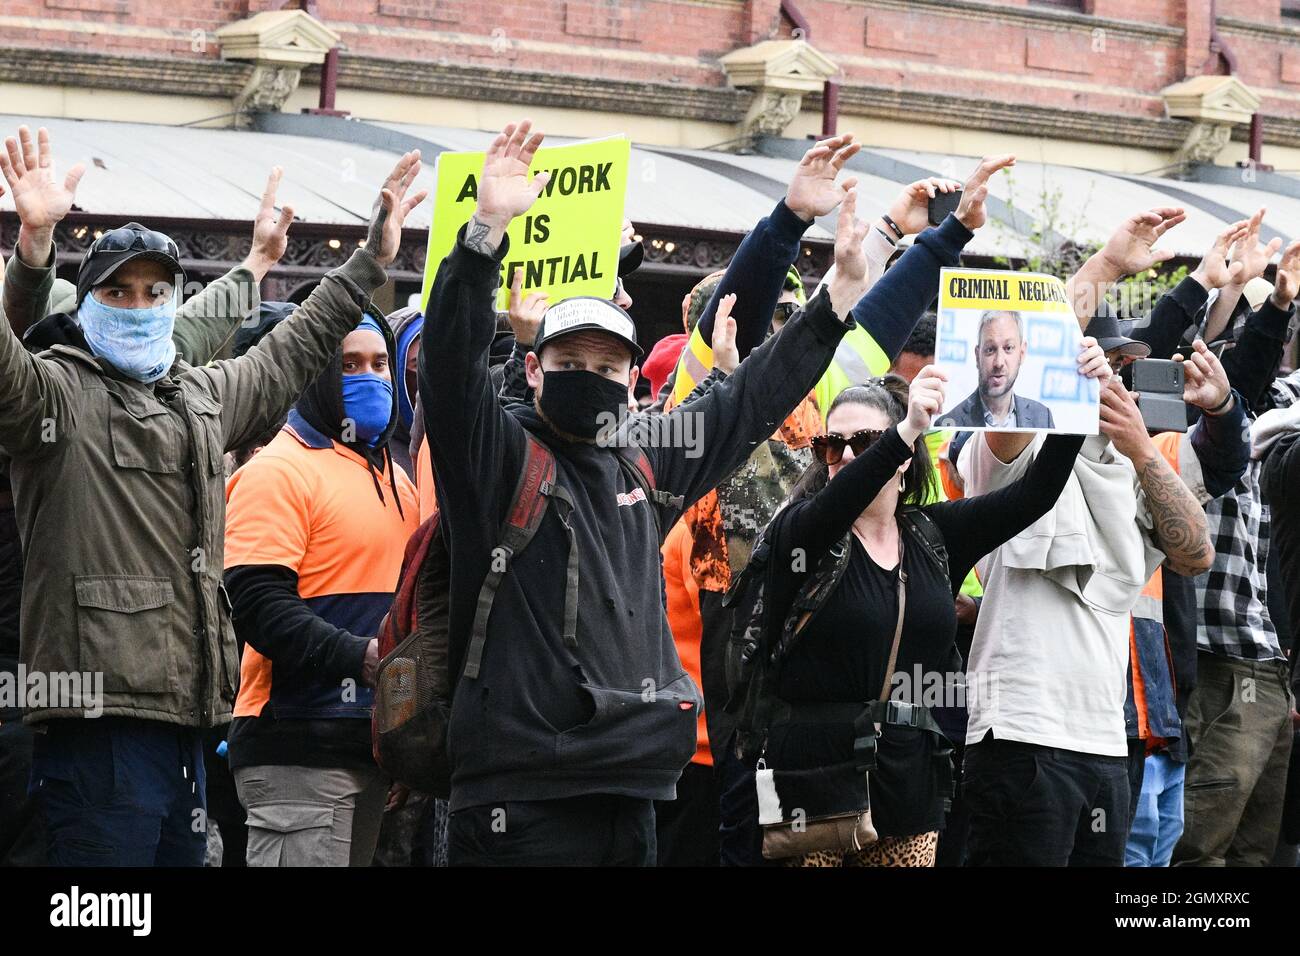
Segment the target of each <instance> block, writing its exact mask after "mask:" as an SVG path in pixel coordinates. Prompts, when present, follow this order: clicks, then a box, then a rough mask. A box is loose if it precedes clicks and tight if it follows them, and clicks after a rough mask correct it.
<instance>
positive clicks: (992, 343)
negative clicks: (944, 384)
mask: <svg viewBox="0 0 1300 956" xmlns="http://www.w3.org/2000/svg"><path fill="white" fill-rule="evenodd" d="M1028 347H1029V344H1028V342H1027V341H1026V340H1025V320H1024V318H1023V317H1022V316H1021V314H1020V313H1019V312H1007V311H1003V310H997V309H991V310H989V311H987V312H985V313H984V314H983V315H982V316H980V324H979V335H978V337H977V338H976V340H975V362H976V366H977V367H978V369H979V386H978V387H977V388H976V389H975V391H974V392H972V393H971V394H970V396H969V397H968V398H967V399H966V400H965V401H964V402H962V403H961V404H960V405H958V406H957V407H956V408H954V409H953V410H952V411H951V412H950V413H949V414H947V415H944V416H943V417H942V418H941V419H940V420H939V421H937V422H935V424H936V425H938V426H941V427H949V428H952V427H962V426H966V427H975V428H1055V427H1056V423H1055V422H1054V421H1053V420H1052V411H1051V409H1049V408H1048V407H1047V406H1046V405H1044V404H1042V403H1041V402H1036V401H1034V400H1033V399H1032V398H1024V397H1022V396H1019V395H1016V394H1015V392H1014V388H1015V384H1016V376H1017V375H1019V374H1020V366H1021V363H1022V362H1024V360H1025V353H1026V351H1027V350H1028Z"/></svg>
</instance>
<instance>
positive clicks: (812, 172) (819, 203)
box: [785, 133, 862, 222]
mask: <svg viewBox="0 0 1300 956" xmlns="http://www.w3.org/2000/svg"><path fill="white" fill-rule="evenodd" d="M861 148H862V146H861V144H859V143H855V142H853V134H852V133H845V134H844V135H842V136H832V137H831V138H830V139H824V140H822V141H821V142H819V143H818V144H817V145H816V146H814V147H813V148H812V149H810V150H808V152H806V153H804V154H803V159H801V160H800V161H799V165H798V166H797V167H795V171H794V177H793V178H792V179H791V180H790V187H789V188H788V189H787V190H786V192H785V204H786V206H787V207H788V208H789V209H790V211H791V212H792V213H794V214H795V215H796V216H798V217H799V218H800V219H802V220H804V221H805V222H812V221H813V220H814V219H816V218H817V217H818V216H825V215H826V214H827V213H829V212H830V211H831V210H832V209H834V208H835V207H836V206H838V205H839V204H840V201H841V200H843V199H844V197H845V195H847V194H848V191H849V190H850V189H852V188H853V187H854V186H856V185H857V184H858V181H857V179H856V178H854V177H850V178H848V179H846V180H844V181H843V182H842V183H837V182H835V177H836V176H838V175H839V173H840V170H841V169H843V168H844V164H845V163H846V162H848V160H849V158H850V157H852V156H853V155H854V154H855V153H857V151H858V150H860V149H861Z"/></svg>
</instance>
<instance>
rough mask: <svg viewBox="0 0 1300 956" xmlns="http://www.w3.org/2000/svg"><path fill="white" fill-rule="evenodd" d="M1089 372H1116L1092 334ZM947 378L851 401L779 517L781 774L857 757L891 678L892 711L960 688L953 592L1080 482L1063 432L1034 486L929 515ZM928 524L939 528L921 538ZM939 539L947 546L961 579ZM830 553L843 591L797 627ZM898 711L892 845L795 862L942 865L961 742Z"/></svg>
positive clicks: (874, 808)
mask: <svg viewBox="0 0 1300 956" xmlns="http://www.w3.org/2000/svg"><path fill="white" fill-rule="evenodd" d="M1079 364H1080V372H1079V373H1080V374H1081V375H1087V376H1089V377H1095V378H1104V377H1108V375H1109V369H1108V367H1107V365H1106V361H1105V356H1104V354H1103V353H1102V352H1101V350H1100V349H1099V348H1098V347H1097V346H1096V343H1095V342H1093V341H1091V340H1085V347H1084V349H1083V351H1082V353H1081V354H1080V357H1079ZM945 378H946V376H945V375H944V374H943V372H942V371H940V370H938V369H936V368H935V367H933V366H927V367H926V368H924V369H922V371H921V372H920V373H919V374H918V375H917V377H916V379H915V381H914V382H913V383H912V385H911V388H910V393H909V388H908V385H907V383H906V381H905V380H904V379H902V378H900V377H899V376H896V375H889V376H886V377H885V378H883V379H874V380H872V381H871V382H869V383H868V384H867V385H865V386H857V387H854V388H850V389H847V390H845V391H844V392H841V393H840V395H839V396H838V397H837V398H836V399H835V401H834V403H833V404H832V405H831V408H830V411H829V414H828V415H827V432H826V434H825V435H822V436H819V437H818V438H817V439H815V440H814V450H815V452H816V455H817V459H818V460H817V461H816V462H815V463H814V464H813V465H812V466H810V467H809V469H808V471H807V472H806V473H805V474H804V476H803V478H802V479H801V481H800V483H799V485H798V486H797V487H796V488H795V491H794V492H793V493H792V495H791V498H790V502H789V504H788V505H787V506H786V508H785V509H784V510H783V511H782V512H781V513H779V514H778V515H777V516H776V518H775V519H773V522H772V526H771V528H770V529H769V532H768V540H769V541H770V542H771V544H772V552H771V562H770V569H769V577H768V578H767V584H766V589H767V592H768V593H769V594H770V595H771V599H772V603H771V605H770V607H771V608H772V611H773V612H775V613H773V614H770V615H769V617H768V619H767V620H768V622H769V624H770V626H771V627H772V628H781V625H782V623H785V624H786V625H787V626H786V627H784V628H781V631H782V632H783V633H784V634H787V635H788V634H790V633H791V632H792V631H793V632H794V637H793V639H791V640H790V641H789V643H788V645H787V649H786V650H785V651H784V653H783V654H782V656H781V659H780V663H779V665H778V666H779V670H778V671H777V672H776V675H775V684H774V692H775V696H776V701H775V702H774V705H773V708H772V711H771V714H772V718H771V722H770V723H769V724H768V726H767V734H766V744H765V748H764V752H763V759H764V761H765V763H766V766H768V767H772V768H775V769H776V770H777V771H797V770H810V769H813V768H821V767H833V766H837V765H844V764H846V763H851V762H852V761H854V759H855V757H856V756H858V754H857V753H855V743H856V744H858V745H861V738H862V736H863V734H862V728H863V727H864V724H863V723H862V720H863V719H865V718H863V714H866V713H870V714H871V715H872V717H877V716H880V715H881V714H882V711H881V709H880V706H878V707H877V708H875V709H873V710H870V711H868V710H867V708H868V707H869V706H870V703H871V702H872V701H875V700H877V699H879V698H881V697H882V696H884V692H883V691H882V687H886V686H890V682H889V680H888V675H889V674H890V673H891V671H892V673H893V674H896V675H898V677H899V678H900V679H899V680H896V681H893V682H892V684H893V686H892V687H890V691H891V693H890V694H889V700H890V701H891V704H890V705H881V706H885V707H893V704H892V702H901V703H904V704H913V705H920V704H923V703H924V702H925V698H926V697H929V698H930V702H931V703H933V702H934V699H933V698H934V695H935V693H936V691H937V690H938V689H939V688H941V687H942V688H945V689H946V685H947V684H948V683H949V681H948V680H947V679H946V675H948V674H950V673H951V672H953V671H955V670H957V668H956V667H954V666H953V665H954V653H955V645H954V637H955V635H956V630H957V620H956V613H955V611H954V607H953V596H954V595H955V594H956V592H957V590H958V588H959V587H960V586H961V583H962V580H963V579H964V578H965V577H966V575H967V573H968V572H969V571H970V569H971V567H972V566H973V565H974V564H975V562H976V561H978V560H979V559H980V558H981V557H983V556H984V555H986V554H988V553H989V552H991V551H993V550H994V549H996V548H997V547H998V546H999V545H1001V544H1002V543H1003V542H1005V541H1007V540H1008V539H1010V538H1012V537H1014V536H1015V535H1017V534H1019V533H1020V532H1021V531H1023V530H1024V529H1025V528H1027V527H1029V525H1031V524H1032V523H1033V522H1034V521H1035V520H1037V519H1038V518H1039V517H1041V516H1042V515H1043V514H1046V513H1047V511H1048V510H1049V509H1050V508H1051V507H1052V505H1053V504H1054V503H1055V502H1056V499H1057V498H1058V497H1059V495H1060V493H1061V490H1062V489H1063V488H1064V487H1065V483H1066V481H1067V480H1068V479H1069V477H1070V473H1071V467H1072V465H1073V462H1074V459H1075V456H1076V455H1077V454H1078V451H1079V448H1080V446H1081V445H1082V443H1083V437H1082V436H1073V435H1070V436H1067V435H1052V436H1050V437H1049V438H1048V439H1047V441H1046V443H1045V444H1044V446H1043V450H1042V453H1041V454H1040V455H1039V456H1038V458H1037V459H1036V460H1035V462H1034V464H1033V466H1032V467H1031V469H1030V471H1029V472H1028V474H1026V475H1025V476H1024V477H1023V478H1022V479H1021V480H1020V481H1018V482H1016V483H1014V484H1012V485H1010V486H1008V487H1006V488H1004V489H1002V490H1000V491H997V492H994V493H992V494H988V495H984V496H981V497H977V498H969V499H963V500H959V501H944V502H939V503H934V504H927V505H922V504H921V502H924V501H928V500H929V499H930V497H931V496H930V495H929V490H930V488H931V486H932V485H933V483H934V480H935V479H934V471H933V465H932V464H931V460H930V455H929V454H928V452H927V450H926V446H925V443H924V440H923V435H924V433H925V431H926V430H927V429H928V428H929V427H930V424H931V420H932V419H933V416H934V415H935V414H937V413H938V411H939V410H940V409H941V408H942V407H943V392H944V381H945ZM922 526H928V529H929V531H928V532H927V533H917V532H918V529H920V528H921V527H922ZM927 534H928V538H927ZM935 536H938V537H941V538H942V543H943V547H944V549H946V552H947V574H946V575H945V574H944V573H943V571H942V570H941V568H942V560H941V559H936V557H935V554H937V551H938V549H937V547H935V546H936V545H937V541H935V540H934V537H935ZM845 548H847V549H849V553H848V556H847V560H846V561H844V560H843V556H844V549H845ZM927 552H931V553H927ZM828 556H829V559H830V561H831V562H832V564H834V566H835V567H837V568H838V570H837V571H834V572H831V577H830V578H829V580H830V582H831V584H832V590H831V591H830V593H829V596H827V597H825V598H824V599H822V600H821V601H820V603H819V604H817V605H815V610H813V611H812V613H811V616H806V615H807V612H806V611H803V612H801V614H800V616H801V617H805V616H806V619H803V620H797V619H796V620H797V625H798V626H797V628H795V627H791V626H790V623H791V622H790V621H787V620H786V618H787V617H793V615H794V613H795V612H794V611H792V610H791V608H792V604H793V602H794V601H795V599H796V597H797V596H799V597H803V596H806V595H801V588H802V586H803V585H804V584H805V583H806V582H807V581H808V580H809V579H810V577H813V576H817V575H819V574H821V575H825V574H826V573H827V572H826V568H827V564H826V563H825V561H826V560H827V559H828ZM837 561H838V562H839V563H838V564H836V563H835V562H837ZM900 567H901V570H902V577H901V581H900ZM900 597H901V598H902V599H903V609H904V611H905V613H902V614H900V613H899V602H900ZM807 606H809V605H807V604H805V602H804V601H802V600H801V601H800V607H801V608H803V607H807ZM837 704H843V705H845V706H843V707H837V706H836V705H837ZM883 713H887V714H888V715H889V717H888V719H886V720H885V722H884V723H883V727H882V728H881V729H882V731H883V732H880V733H879V734H878V739H877V742H876V748H875V749H876V765H875V769H874V770H872V771H871V772H870V773H869V775H868V781H869V782H868V788H869V791H870V809H871V815H872V821H873V823H874V826H875V828H876V830H877V833H878V834H879V837H880V839H879V840H878V842H875V843H868V844H867V845H866V846H865V847H864V848H863V849H861V850H857V851H851V852H847V853H839V852H818V853H809V854H805V855H803V856H796V857H792V858H787V859H786V860H784V861H783V862H784V863H785V864H786V865H792V866H906V865H915V866H933V865H934V854H935V846H936V843H937V839H938V830H939V829H940V828H941V827H942V826H943V819H944V797H945V795H946V793H947V789H948V786H949V782H950V781H949V780H948V779H947V774H948V766H947V764H948V760H947V753H948V747H947V744H946V741H945V740H944V738H943V737H942V734H941V733H940V732H939V730H938V727H937V725H935V724H934V723H933V719H932V718H931V719H928V720H927V719H926V718H927V715H928V712H926V711H925V710H924V708H920V707H918V708H915V709H910V708H893V709H889V710H885V711H883ZM855 720H857V721H858V729H856V730H855V726H854V723H855ZM908 723H910V724H911V725H910V726H909V725H907V724H908ZM878 726H880V725H878ZM863 809H865V808H863Z"/></svg>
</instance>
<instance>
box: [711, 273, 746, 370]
mask: <svg viewBox="0 0 1300 956" xmlns="http://www.w3.org/2000/svg"><path fill="white" fill-rule="evenodd" d="M735 306H736V293H734V292H729V293H727V294H726V295H724V296H723V297H722V298H721V299H719V300H718V309H717V311H716V312H715V313H714V314H713V341H712V343H710V344H711V345H712V346H713V367H714V368H716V369H721V370H722V371H724V372H726V373H727V374H728V375H730V374H731V373H732V372H734V371H735V370H736V366H737V365H739V364H740V351H739V350H738V349H737V348H736V320H735V319H733V318H732V317H731V310H732V309H733V308H735Z"/></svg>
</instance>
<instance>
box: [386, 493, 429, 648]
mask: <svg viewBox="0 0 1300 956" xmlns="http://www.w3.org/2000/svg"><path fill="white" fill-rule="evenodd" d="M437 536H438V514H437V512H434V513H433V514H432V515H430V516H429V518H428V519H427V520H426V521H425V522H424V523H423V524H421V525H420V527H418V528H416V529H415V532H414V533H413V534H412V535H411V537H410V538H408V539H407V541H406V550H405V552H404V553H403V556H402V570H401V573H400V574H399V575H398V576H397V591H396V593H395V594H394V595H393V604H392V606H391V607H390V608H389V609H388V613H387V614H385V615H384V619H383V621H382V622H380V625H379V631H378V638H379V656H380V657H385V656H387V654H388V652H389V651H391V650H392V649H393V648H394V647H396V646H397V645H398V644H400V643H402V641H404V640H405V639H406V638H407V637H409V636H410V635H411V634H412V633H414V632H415V625H416V598H415V595H416V585H417V583H418V581H419V579H420V568H421V567H422V566H423V564H424V559H425V556H426V555H427V554H428V553H429V545H430V543H431V542H432V541H433V539H434V538H436V537H437Z"/></svg>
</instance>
